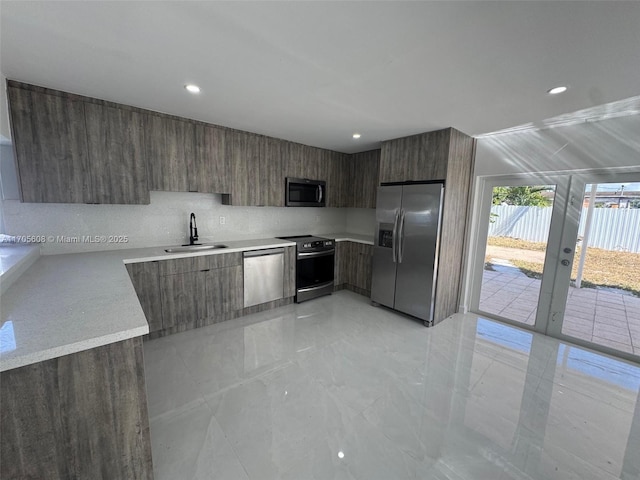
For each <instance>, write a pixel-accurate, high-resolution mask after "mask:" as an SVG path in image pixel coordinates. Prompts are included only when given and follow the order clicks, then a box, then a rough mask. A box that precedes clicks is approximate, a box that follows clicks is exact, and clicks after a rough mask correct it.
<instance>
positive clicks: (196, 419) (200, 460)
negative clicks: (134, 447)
mask: <svg viewBox="0 0 640 480" xmlns="http://www.w3.org/2000/svg"><path fill="white" fill-rule="evenodd" d="M150 430H151V447H152V454H153V470H154V476H155V479H156V480H176V479H180V480H212V479H234V480H236V479H237V480H242V479H248V478H249V477H248V475H247V473H246V472H245V470H244V468H243V467H242V464H241V463H240V459H239V458H238V457H237V455H236V454H235V452H234V451H233V448H232V447H231V445H230V444H229V442H228V441H227V439H226V437H225V435H224V433H223V431H222V429H221V428H220V425H218V422H217V420H216V419H215V417H214V416H213V413H212V412H211V409H210V408H209V406H208V405H207V404H206V403H202V404H200V405H198V406H197V407H195V408H192V409H188V410H183V411H176V412H174V414H173V415H172V416H165V417H162V418H159V419H156V420H152V421H151V424H150Z"/></svg>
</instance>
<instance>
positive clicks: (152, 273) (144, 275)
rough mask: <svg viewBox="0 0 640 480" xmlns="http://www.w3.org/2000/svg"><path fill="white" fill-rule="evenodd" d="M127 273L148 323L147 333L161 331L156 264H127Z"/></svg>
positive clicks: (158, 281) (160, 309)
mask: <svg viewBox="0 0 640 480" xmlns="http://www.w3.org/2000/svg"><path fill="white" fill-rule="evenodd" d="M127 271H128V272H129V276H130V277H131V282H132V283H133V287H134V288H135V290H136V294H137V295H138V300H139V301H140V305H141V306H142V311H143V312H144V315H145V317H147V323H149V333H151V332H155V331H157V330H162V306H161V303H160V276H159V273H158V262H141V263H129V264H128V265H127Z"/></svg>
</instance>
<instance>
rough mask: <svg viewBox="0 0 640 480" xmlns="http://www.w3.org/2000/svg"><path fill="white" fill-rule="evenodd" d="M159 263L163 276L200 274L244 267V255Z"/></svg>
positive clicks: (192, 258) (186, 258) (224, 254)
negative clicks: (214, 270) (200, 272)
mask: <svg viewBox="0 0 640 480" xmlns="http://www.w3.org/2000/svg"><path fill="white" fill-rule="evenodd" d="M158 263H159V273H160V275H161V276H165V275H175V274H176V273H187V272H198V271H201V270H211V269H216V268H225V267H235V266H236V265H242V253H241V252H238V253H218V254H214V255H201V256H197V257H185V258H175V259H172V260H162V261H160V262H158Z"/></svg>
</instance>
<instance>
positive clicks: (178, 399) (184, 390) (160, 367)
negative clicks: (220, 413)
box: [144, 339, 204, 419]
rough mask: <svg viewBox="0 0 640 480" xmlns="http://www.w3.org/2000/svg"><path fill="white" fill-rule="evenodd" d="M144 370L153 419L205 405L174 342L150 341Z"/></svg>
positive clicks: (146, 346)
mask: <svg viewBox="0 0 640 480" xmlns="http://www.w3.org/2000/svg"><path fill="white" fill-rule="evenodd" d="M161 340H162V339H161ZM144 368H145V377H146V383H147V404H148V408H149V418H150V419H154V418H155V417H158V416H160V415H164V414H167V413H169V414H171V412H173V411H175V410H184V409H189V408H193V407H197V406H198V405H201V404H203V403H204V397H203V396H202V394H201V392H200V390H199V389H198V386H197V384H196V380H195V377H194V376H193V375H192V374H191V373H189V371H188V370H187V367H186V365H185V364H184V362H183V361H182V358H181V357H180V356H179V355H178V354H177V352H176V348H175V347H174V346H173V345H172V344H171V343H169V342H163V341H160V342H157V341H155V340H154V341H153V342H147V343H146V344H145V351H144Z"/></svg>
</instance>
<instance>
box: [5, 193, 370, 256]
mask: <svg viewBox="0 0 640 480" xmlns="http://www.w3.org/2000/svg"><path fill="white" fill-rule="evenodd" d="M3 210H4V222H5V227H6V233H7V234H10V235H45V236H53V237H58V236H65V237H78V236H79V237H82V236H85V235H86V236H96V235H97V236H102V235H103V236H107V237H108V236H110V235H126V236H127V237H128V242H127V243H109V242H100V243H88V242H82V241H81V242H79V243H64V242H60V241H56V240H54V241H52V242H49V241H47V242H46V243H44V244H43V245H42V253H43V254H45V255H46V254H56V253H72V252H84V251H96V250H110V249H114V248H137V247H148V246H163V245H176V244H180V243H184V242H185V241H188V235H189V234H188V229H189V214H190V213H191V212H194V213H195V214H196V217H197V224H198V233H199V234H200V240H201V241H202V242H217V241H225V240H234V239H241V238H264V237H273V236H282V235H295V234H305V233H321V232H335V231H353V232H354V233H360V231H359V230H360V229H363V228H364V224H366V222H367V218H368V217H367V215H366V214H365V215H363V214H362V213H359V211H358V210H359V209H339V208H278V207H231V206H227V205H222V202H221V196H220V195H218V194H205V193H175V192H151V203H150V205H83V204H36V203H20V202H19V201H17V200H4V202H3ZM352 210H354V211H355V212H352ZM363 211H365V212H366V210H363ZM221 216H222V217H225V224H224V225H221V224H220V217H221ZM347 217H349V219H350V220H351V221H352V222H353V223H354V225H356V228H358V231H356V230H350V229H348V225H347Z"/></svg>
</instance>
